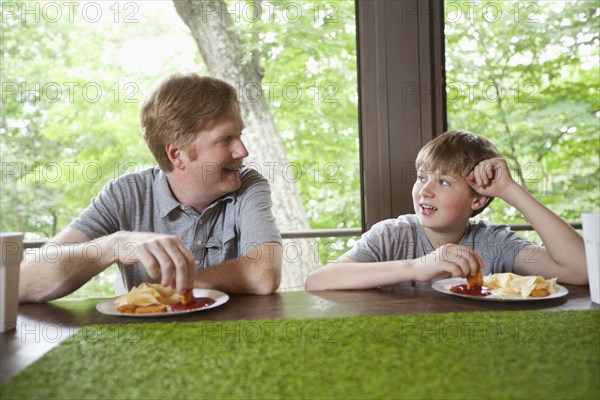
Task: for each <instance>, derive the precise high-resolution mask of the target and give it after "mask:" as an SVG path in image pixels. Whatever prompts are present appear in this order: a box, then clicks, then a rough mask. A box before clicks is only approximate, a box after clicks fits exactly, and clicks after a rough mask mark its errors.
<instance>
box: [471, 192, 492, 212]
mask: <svg viewBox="0 0 600 400" xmlns="http://www.w3.org/2000/svg"><path fill="white" fill-rule="evenodd" d="M491 201H492V197H490V196H486V195H483V194H479V193H475V197H474V198H473V202H472V203H471V209H472V210H473V211H478V210H481V209H482V208H485V206H487V205H488V204H490V202H491Z"/></svg>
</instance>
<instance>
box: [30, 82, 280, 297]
mask: <svg viewBox="0 0 600 400" xmlns="http://www.w3.org/2000/svg"><path fill="white" fill-rule="evenodd" d="M140 119H141V125H142V131H143V135H144V139H145V140H146V143H147V144H148V147H149V148H150V150H151V152H152V153H153V155H154V157H155V158H156V160H157V162H158V166H159V167H158V168H156V167H155V168H150V169H147V170H145V171H141V172H136V173H133V174H128V175H124V176H122V177H120V178H118V179H116V180H113V181H111V182H110V183H109V184H108V185H107V186H106V187H105V188H104V189H103V190H102V191H101V192H100V193H99V194H98V196H97V197H96V198H94V199H93V200H92V203H91V204H90V205H89V206H88V208H87V209H86V210H84V211H83V212H82V213H81V215H80V216H79V217H78V218H77V219H75V220H74V221H73V222H72V223H71V224H70V225H69V226H68V227H67V228H66V229H65V230H63V231H62V232H60V233H59V234H58V235H56V236H55V237H54V238H53V239H52V240H51V241H50V242H49V243H48V244H47V245H46V246H44V248H42V249H41V251H40V252H39V253H38V254H37V255H36V256H35V257H28V260H26V262H24V263H23V265H22V268H21V279H20V287H19V301H20V302H28V301H47V300H51V299H55V298H59V297H62V296H65V295H67V294H69V293H71V292H73V291H75V290H77V289H78V288H79V287H80V286H81V285H83V284H84V283H85V282H87V281H88V280H89V279H91V278H92V277H94V276H95V275H97V274H98V273H100V272H102V271H104V270H105V269H106V268H107V267H109V266H110V265H112V264H113V263H117V264H118V266H119V269H120V272H121V274H120V279H122V280H123V284H124V285H125V287H126V288H127V289H131V288H132V287H133V286H136V285H139V284H140V283H142V282H145V281H155V282H160V283H161V284H162V285H164V286H172V287H175V288H176V289H177V292H178V293H180V294H183V293H185V291H186V290H187V289H188V288H191V287H199V288H213V289H218V290H222V291H224V292H228V293H253V294H271V293H273V292H274V291H275V290H276V289H277V287H278V286H279V281H280V275H281V255H282V251H281V237H280V235H279V231H278V230H277V226H276V224H275V220H274V217H273V214H272V212H271V191H270V188H269V184H268V182H267V181H266V179H265V178H263V177H262V176H261V175H260V174H259V173H258V172H256V171H254V170H251V169H249V168H244V167H243V166H242V162H243V159H244V158H245V157H246V156H247V155H248V151H247V150H246V147H245V146H244V143H243V142H242V139H241V135H242V133H241V132H242V129H243V121H242V118H241V114H240V109H239V104H238V102H237V98H236V94H235V90H234V88H233V87H232V86H231V85H229V84H227V83H225V82H223V81H221V80H218V79H214V78H209V77H201V76H199V75H197V74H186V75H179V74H178V75H173V76H170V77H168V78H167V79H165V80H164V81H162V82H161V83H160V84H159V85H158V86H157V88H156V89H155V90H154V91H153V92H152V93H151V94H150V95H149V96H148V97H147V99H146V100H145V102H144V104H143V105H142V109H141V112H140Z"/></svg>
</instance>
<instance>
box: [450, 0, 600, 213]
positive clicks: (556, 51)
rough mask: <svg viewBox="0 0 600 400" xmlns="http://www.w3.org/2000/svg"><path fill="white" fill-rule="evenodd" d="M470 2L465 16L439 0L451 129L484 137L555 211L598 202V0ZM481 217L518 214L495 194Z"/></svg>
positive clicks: (463, 9)
mask: <svg viewBox="0 0 600 400" xmlns="http://www.w3.org/2000/svg"><path fill="white" fill-rule="evenodd" d="M477 4H478V5H477V6H475V7H474V8H473V9H472V11H473V12H472V13H471V14H469V13H468V9H467V8H466V7H465V3H463V2H456V1H449V2H446V3H445V7H446V28H445V29H446V30H445V33H446V67H447V77H446V78H447V88H446V92H447V95H448V103H447V104H448V121H449V126H450V128H454V129H456V128H464V129H468V130H470V131H473V132H477V133H480V134H483V135H485V136H487V137H489V138H490V139H491V140H492V141H493V142H494V143H495V144H496V145H497V147H498V149H499V150H500V152H501V153H502V154H503V155H504V157H505V158H507V159H508V160H509V161H510V163H511V165H512V170H513V175H514V177H515V179H517V180H519V181H520V183H521V184H523V185H524V186H525V187H527V189H529V191H530V192H531V193H532V194H533V195H534V196H535V197H536V198H538V199H539V200H540V201H542V202H543V203H545V204H546V205H548V206H549V207H550V208H551V209H552V210H553V211H555V212H556V213H557V214H559V215H561V216H562V217H563V218H565V219H567V220H573V221H575V220H579V219H580V217H581V212H583V211H593V210H598V209H599V208H600V191H599V176H600V169H599V168H600V163H599V160H600V159H599V151H600V130H599V117H600V112H599V110H600V104H599V101H600V98H599V96H598V89H599V87H598V82H599V81H600V76H599V73H600V70H599V65H598V56H599V51H598V49H599V47H598V44H599V38H598V35H599V32H598V18H599V11H598V7H597V6H598V4H597V2H593V1H569V2H566V1H562V2H558V1H557V2H541V1H540V2H538V1H529V2H526V3H523V2H492V1H482V2H480V3H477ZM459 10H460V11H459ZM483 217H484V218H490V219H491V220H493V221H498V222H504V223H520V222H524V219H523V217H522V216H521V215H520V214H519V213H518V212H516V210H514V209H512V207H509V206H508V205H507V204H505V203H503V202H501V201H495V202H494V203H492V205H491V207H490V208H489V210H486V213H484V214H483Z"/></svg>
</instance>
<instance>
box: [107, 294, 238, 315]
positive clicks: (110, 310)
mask: <svg viewBox="0 0 600 400" xmlns="http://www.w3.org/2000/svg"><path fill="white" fill-rule="evenodd" d="M194 297H210V298H211V299H213V300H214V301H215V302H214V303H213V304H211V305H209V306H206V307H201V308H194V309H193V310H183V311H171V310H170V309H168V310H167V312H164V313H155V314H125V313H121V312H118V311H117V304H116V303H115V299H117V297H113V298H112V299H108V300H104V301H103V302H101V303H98V304H96V310H98V311H100V312H101V313H102V314H106V315H117V316H119V317H140V318H146V317H169V316H173V315H180V314H189V313H193V312H198V311H204V310H208V309H211V308H215V307H219V306H220V305H223V304H225V303H227V301H228V300H229V296H228V295H226V294H225V293H223V292H220V291H218V290H211V289H194Z"/></svg>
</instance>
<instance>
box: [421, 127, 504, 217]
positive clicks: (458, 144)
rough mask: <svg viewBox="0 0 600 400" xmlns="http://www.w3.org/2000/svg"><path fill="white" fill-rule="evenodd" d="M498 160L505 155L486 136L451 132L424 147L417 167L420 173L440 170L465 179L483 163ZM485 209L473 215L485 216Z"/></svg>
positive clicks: (443, 173)
mask: <svg viewBox="0 0 600 400" xmlns="http://www.w3.org/2000/svg"><path fill="white" fill-rule="evenodd" d="M495 157H501V155H500V153H499V152H498V150H497V149H496V147H495V146H494V145H493V144H492V142H490V141H489V139H487V138H486V137H484V136H480V135H475V134H474V133H471V132H468V131H464V130H456V131H448V132H444V133H442V134H441V135H439V136H438V137H436V138H435V139H433V140H432V141H430V142H428V143H427V144H426V145H425V146H423V148H422V149H421V150H420V151H419V154H418V155H417V160H416V167H417V171H418V170H422V171H438V172H439V173H440V174H442V175H450V176H454V177H457V178H465V177H467V175H469V173H470V172H471V171H472V170H473V168H475V166H476V165H477V164H479V163H480V162H481V161H483V160H487V159H488V158H495ZM492 200H493V198H491V199H490V201H489V202H488V205H489V204H490V203H491V201H492ZM485 207H487V205H486V206H485ZM485 207H483V208H481V209H479V210H476V211H473V214H472V215H471V216H475V215H477V214H479V213H481V212H482V211H483V210H484V209H485Z"/></svg>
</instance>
